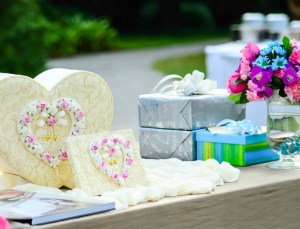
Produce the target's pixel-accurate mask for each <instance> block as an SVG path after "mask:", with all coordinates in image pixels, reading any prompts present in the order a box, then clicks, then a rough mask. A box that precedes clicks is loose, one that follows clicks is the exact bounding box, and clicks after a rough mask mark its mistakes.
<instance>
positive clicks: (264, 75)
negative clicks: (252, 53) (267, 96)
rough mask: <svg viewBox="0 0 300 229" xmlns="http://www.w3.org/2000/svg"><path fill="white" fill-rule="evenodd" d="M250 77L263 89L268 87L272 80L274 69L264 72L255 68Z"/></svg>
mask: <svg viewBox="0 0 300 229" xmlns="http://www.w3.org/2000/svg"><path fill="white" fill-rule="evenodd" d="M249 77H250V78H251V79H252V82H253V83H254V84H256V85H257V86H258V87H259V88H262V87H264V86H266V85H267V83H269V82H271V80H272V69H271V68H268V69H267V70H263V69H261V68H260V67H258V66H254V67H253V68H252V71H251V72H250V74H249Z"/></svg>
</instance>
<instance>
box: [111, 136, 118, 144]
mask: <svg viewBox="0 0 300 229" xmlns="http://www.w3.org/2000/svg"><path fill="white" fill-rule="evenodd" d="M112 142H113V143H114V144H115V145H116V144H117V143H118V142H119V138H118V137H113V138H112Z"/></svg>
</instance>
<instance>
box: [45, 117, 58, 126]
mask: <svg viewBox="0 0 300 229" xmlns="http://www.w3.org/2000/svg"><path fill="white" fill-rule="evenodd" d="M56 123H57V118H56V117H54V116H51V117H49V118H47V124H48V125H49V126H54V125H55V124H56Z"/></svg>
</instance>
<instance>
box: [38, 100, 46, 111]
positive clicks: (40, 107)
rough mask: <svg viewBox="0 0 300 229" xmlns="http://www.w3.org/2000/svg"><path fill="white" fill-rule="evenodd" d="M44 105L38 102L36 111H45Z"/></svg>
mask: <svg viewBox="0 0 300 229" xmlns="http://www.w3.org/2000/svg"><path fill="white" fill-rule="evenodd" d="M46 106H47V105H46V103H44V102H39V103H38V104H37V107H38V110H39V111H43V110H45V109H46Z"/></svg>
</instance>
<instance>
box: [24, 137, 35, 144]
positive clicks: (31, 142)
mask: <svg viewBox="0 0 300 229" xmlns="http://www.w3.org/2000/svg"><path fill="white" fill-rule="evenodd" d="M26 139H27V141H28V142H29V143H30V144H34V142H35V138H34V136H32V135H31V136H27V137H26Z"/></svg>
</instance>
